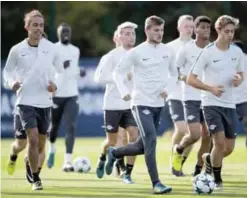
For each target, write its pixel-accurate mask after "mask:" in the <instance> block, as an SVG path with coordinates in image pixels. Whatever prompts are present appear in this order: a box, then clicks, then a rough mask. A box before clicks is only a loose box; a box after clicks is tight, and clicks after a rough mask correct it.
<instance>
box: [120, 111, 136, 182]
mask: <svg viewBox="0 0 247 198" xmlns="http://www.w3.org/2000/svg"><path fill="white" fill-rule="evenodd" d="M120 124H123V126H124V127H125V128H126V130H127V132H128V137H129V138H128V143H129V144H133V143H134V142H135V141H136V140H137V137H138V128H137V125H136V122H135V119H134V117H133V115H132V112H131V110H127V111H126V112H125V114H124V116H123V119H121V121H120ZM135 159H136V156H128V157H127V165H126V171H125V173H124V176H123V177H124V182H125V183H127V184H132V183H133V181H132V179H131V172H132V170H133V167H134V163H135Z"/></svg>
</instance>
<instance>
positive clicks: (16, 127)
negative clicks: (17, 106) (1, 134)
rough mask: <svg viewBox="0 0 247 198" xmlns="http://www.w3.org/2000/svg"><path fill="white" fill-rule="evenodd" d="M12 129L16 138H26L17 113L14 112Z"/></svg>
mask: <svg viewBox="0 0 247 198" xmlns="http://www.w3.org/2000/svg"><path fill="white" fill-rule="evenodd" d="M14 130H15V138H16V139H27V135H26V131H25V130H24V129H23V128H22V125H21V119H20V116H19V115H18V114H16V113H15V114H14Z"/></svg>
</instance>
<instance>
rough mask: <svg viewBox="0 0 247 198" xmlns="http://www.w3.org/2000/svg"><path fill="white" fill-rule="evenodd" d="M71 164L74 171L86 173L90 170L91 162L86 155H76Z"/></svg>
mask: <svg viewBox="0 0 247 198" xmlns="http://www.w3.org/2000/svg"><path fill="white" fill-rule="evenodd" d="M72 165H73V168H74V171H75V172H79V173H88V172H89V171H90V170H91V162H90V160H89V159H88V158H86V157H77V158H76V159H75V160H74V161H73V164H72Z"/></svg>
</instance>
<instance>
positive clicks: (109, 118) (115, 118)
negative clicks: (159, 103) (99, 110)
mask: <svg viewBox="0 0 247 198" xmlns="http://www.w3.org/2000/svg"><path fill="white" fill-rule="evenodd" d="M129 126H137V125H136V122H135V119H134V117H133V115H132V112H131V110H130V109H127V110H105V112H104V128H105V132H107V133H116V132H118V127H122V128H124V129H126V128H127V127H129Z"/></svg>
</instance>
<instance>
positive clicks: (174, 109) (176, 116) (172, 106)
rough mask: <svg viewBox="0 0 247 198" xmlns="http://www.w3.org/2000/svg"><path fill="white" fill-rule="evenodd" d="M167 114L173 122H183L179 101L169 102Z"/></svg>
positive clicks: (181, 106)
mask: <svg viewBox="0 0 247 198" xmlns="http://www.w3.org/2000/svg"><path fill="white" fill-rule="evenodd" d="M168 105H169V113H170V116H171V118H172V121H173V122H178V121H184V108H183V103H182V101H180V100H169V101H168Z"/></svg>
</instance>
